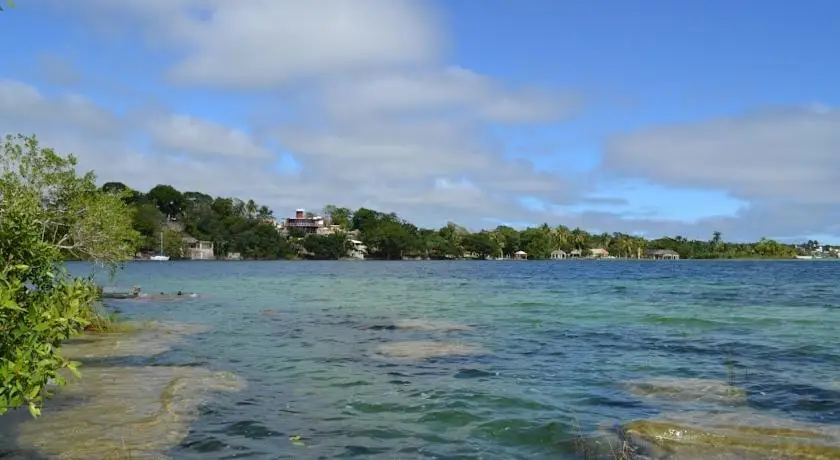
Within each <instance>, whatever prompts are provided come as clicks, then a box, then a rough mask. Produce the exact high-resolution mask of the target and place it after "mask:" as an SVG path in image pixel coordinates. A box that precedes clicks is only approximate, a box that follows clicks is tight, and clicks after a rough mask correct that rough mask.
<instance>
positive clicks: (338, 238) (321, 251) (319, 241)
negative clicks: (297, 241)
mask: <svg viewBox="0 0 840 460" xmlns="http://www.w3.org/2000/svg"><path fill="white" fill-rule="evenodd" d="M303 248H304V249H305V250H306V252H307V253H308V255H309V257H310V258H312V259H316V260H338V259H342V258H344V257H347V252H348V251H349V250H350V242H349V240H348V239H347V235H346V234H345V233H343V232H339V233H333V234H331V235H323V236H319V235H307V236H306V237H305V238H304V239H303Z"/></svg>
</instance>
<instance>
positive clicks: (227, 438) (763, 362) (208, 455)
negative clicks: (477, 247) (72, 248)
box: [0, 261, 840, 459]
mask: <svg viewBox="0 0 840 460" xmlns="http://www.w3.org/2000/svg"><path fill="white" fill-rule="evenodd" d="M73 268H74V270H77V271H84V270H85V267H84V266H81V265H76V266H74V267H73ZM838 279H840V263H836V262H821V261H790V262H749V261H726V262H715V261H679V262H645V261H641V262H625V261H599V262H589V261H568V262H567V261H561V262H526V263H522V262H369V263H367V262H323V263H321V262H228V263H221V262H165V263H151V262H145V263H132V264H129V265H128V266H127V267H126V269H125V270H123V271H122V272H120V273H119V274H118V277H117V279H116V280H115V281H112V282H110V284H112V285H115V286H120V287H124V288H128V287H130V286H131V285H134V284H138V285H141V286H143V288H144V289H145V290H147V291H148V292H153V293H157V292H160V291H165V292H174V291H177V290H179V289H180V290H183V291H185V292H198V293H200V294H201V295H200V297H199V298H197V299H185V300H184V301H178V302H172V301H167V302H156V301H154V300H151V301H149V300H145V301H132V300H117V301H110V302H109V305H110V306H111V307H112V308H116V309H118V310H119V311H120V312H121V314H122V316H123V317H124V318H128V319H133V320H148V319H155V320H160V321H168V322H175V323H181V324H191V325H199V326H206V330H205V331H201V330H199V329H196V330H195V331H194V332H195V333H194V334H192V335H189V336H185V337H183V338H182V340H180V341H178V342H176V343H172V344H171V345H167V346H166V347H164V348H163V349H160V350H157V351H160V353H156V354H152V353H146V355H145V356H142V355H144V353H138V355H141V356H123V357H119V356H117V357H113V356H112V357H109V358H108V359H105V360H99V361H98V362H97V363H95V365H96V366H105V367H107V366H113V367H114V368H120V369H121V372H122V369H124V368H125V367H126V366H137V367H138V369H139V370H138V375H139V374H141V373H142V372H148V369H150V368H149V366H189V367H195V368H202V369H204V368H206V369H208V370H210V371H224V372H232V373H234V374H236V375H237V376H238V377H239V378H240V379H241V380H242V381H243V382H247V385H243V387H244V388H242V389H240V390H239V391H236V392H218V393H213V395H212V397H203V398H202V400H201V401H200V406H199V408H198V413H197V414H196V416H195V417H193V418H194V420H193V419H192V418H191V421H190V423H189V430H188V431H187V430H185V431H184V433H183V435H184V436H179V437H174V436H173V438H177V439H175V440H173V441H172V442H170V443H169V444H170V445H169V446H168V447H167V448H166V449H163V448H162V447H161V450H162V451H161V454H165V455H168V456H169V457H172V458H186V459H189V458H202V459H212V458H219V459H221V458H266V459H269V458H278V457H279V458H285V457H286V456H289V457H294V458H349V457H361V458H383V459H384V458H388V459H391V458H438V459H446V458H482V459H517V458H523V459H524V458H528V459H538V458H577V457H579V456H580V453H579V451H578V449H577V447H576V445H575V444H576V443H575V442H574V439H573V438H574V434H575V433H576V432H577V430H578V428H577V427H578V426H579V429H580V431H581V432H583V433H584V434H587V433H593V432H595V431H596V430H597V429H598V427H599V426H604V425H611V424H613V423H615V422H622V423H623V422H629V421H632V420H639V419H655V418H656V417H657V416H659V415H661V414H668V413H674V412H675V411H676V412H680V411H700V412H702V411H709V410H716V411H721V410H728V409H730V408H731V409H732V410H733V411H742V412H743V411H750V412H749V413H751V414H753V413H759V414H763V415H766V416H767V417H774V419H775V418H779V419H787V420H791V423H810V424H821V425H826V426H833V427H836V426H838V425H840V388H838V386H837V382H838V381H840V340H838V339H837V331H838V330H840V285H839V284H838V282H837V280H838ZM146 348H149V347H146ZM151 348H154V347H151ZM91 365H93V364H91ZM82 370H83V372H84V368H83V369H82ZM91 372H93V371H92V370H91ZM202 372H203V371H202ZM202 375H203V374H202ZM677 379H693V380H686V390H685V391H684V392H679V391H676V392H675V390H673V388H672V387H673V386H674V385H675V383H674V382H678V380H677ZM697 379H702V380H697ZM646 381H652V382H668V384H669V389H668V390H667V392H668V394H667V396H668V397H656V395H655V394H654V395H653V396H652V395H651V393H656V391H647V390H644V389H649V388H651V387H650V385H648V384H644V382H646ZM640 382H642V383H640ZM727 385H730V386H732V387H736V388H737V389H740V390H743V394H742V393H737V397H736V398H735V397H733V398H730V396H731V395H732V394H735V393H731V394H730V393H720V392H721V391H723V390H721V389H725V388H728V387H727ZM640 388H641V389H642V390H640ZM727 391H728V390H727ZM698 392H700V394H699V395H698ZM709 392H711V393H709ZM683 394H684V395H686V396H685V397H683V396H681V395H683ZM710 394H711V397H710V396H709V395H710ZM717 394H723V396H722V397H720V398H716V397H714V396H715V395H717ZM87 403H88V404H97V402H96V399H90V400H87ZM79 404H85V401H82V402H80V403H79ZM102 404H104V403H102ZM710 404H711V405H714V406H715V407H713V408H710ZM730 406H731V407H730ZM80 413H84V412H80ZM48 416H49V414H48V413H46V414H45V416H44V417H45V418H46V417H48ZM9 420H11V419H9ZM24 424H25V422H24ZM4 425H6V426H5V427H3V429H2V431H4V432H5V433H6V436H7V437H6V438H4V437H3V436H2V434H0V439H16V443H17V445H16V446H14V447H8V446H6V445H5V444H6V442H5V441H4V442H3V444H4V445H3V446H0V453H2V452H3V449H4V448H5V449H6V451H7V452H8V451H18V452H24V451H26V452H28V451H30V450H31V449H36V450H37V449H39V447H38V446H42V447H41V448H40V451H41V452H42V453H43V452H44V449H43V446H44V442H39V440H38V435H37V432H35V433H33V431H32V430H28V431H27V429H26V428H25V427H24V428H21V426H22V425H20V424H16V423H10V422H8V421H7V422H6V423H4ZM9 425H11V426H9ZM43 436H47V435H46V434H44V435H43ZM292 436H301V440H300V441H296V442H293V441H291V440H290V439H289V438H290V437H292ZM180 438H183V439H180ZM67 442H68V443H70V442H73V441H72V440H68V441H67ZM54 447H55V446H52V447H51V449H52V450H51V451H50V452H55V449H54ZM158 447H160V446H158ZM69 448H70V446H68V449H69ZM50 452H46V453H50ZM0 457H2V455H0Z"/></svg>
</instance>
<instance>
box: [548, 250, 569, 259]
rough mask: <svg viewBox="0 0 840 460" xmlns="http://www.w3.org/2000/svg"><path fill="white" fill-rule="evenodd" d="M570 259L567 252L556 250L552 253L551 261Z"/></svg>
mask: <svg viewBox="0 0 840 460" xmlns="http://www.w3.org/2000/svg"><path fill="white" fill-rule="evenodd" d="M568 257H569V254H567V253H566V251H564V250H562V249H555V250H553V251H551V259H552V260H560V259H566V258H568Z"/></svg>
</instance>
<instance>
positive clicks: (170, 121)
mask: <svg viewBox="0 0 840 460" xmlns="http://www.w3.org/2000/svg"><path fill="white" fill-rule="evenodd" d="M146 126H147V129H148V132H149V134H150V135H151V137H152V140H153V141H154V142H155V144H156V145H159V146H161V147H162V148H164V149H167V150H172V151H177V152H186V153H190V154H195V155H230V156H234V157H263V158H265V157H268V156H269V152H268V150H266V149H265V148H264V147H261V146H259V145H257V144H256V143H255V142H254V140H253V139H252V138H251V137H250V136H249V135H248V134H246V133H245V132H244V131H242V130H239V129H231V128H228V127H225V126H222V125H220V124H218V123H212V122H209V121H205V120H200V119H198V118H195V117H192V116H190V115H173V114H170V115H165V116H160V117H154V118H152V119H150V120H148V121H147V122H146Z"/></svg>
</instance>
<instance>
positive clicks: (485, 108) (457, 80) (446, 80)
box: [324, 66, 582, 122]
mask: <svg viewBox="0 0 840 460" xmlns="http://www.w3.org/2000/svg"><path fill="white" fill-rule="evenodd" d="M324 100H325V103H326V105H327V109H328V111H329V113H330V114H331V115H333V116H335V117H339V118H342V119H347V118H350V119H355V118H357V117H359V116H360V114H361V115H363V116H367V117H389V116H394V115H397V116H399V115H402V114H404V113H405V112H406V111H410V112H412V114H414V115H427V116H433V117H441V116H442V115H444V116H446V115H448V116H455V117H459V118H463V117H468V118H469V117H476V118H479V119H484V120H488V121H499V122H532V121H550V120H556V119H559V118H562V117H565V116H569V115H571V114H574V113H575V112H577V111H578V110H579V109H580V108H581V104H582V98H581V96H580V95H579V94H575V93H562V92H551V91H547V90H545V89H540V88H516V89H510V88H505V87H503V86H502V85H501V84H499V82H497V81H494V80H493V79H492V78H489V77H487V76H485V75H480V74H477V73H475V72H473V71H471V70H468V69H464V68H461V67H454V66H453V67H447V68H443V69H435V70H427V71H423V72H413V73H405V72H404V73H390V74H379V75H373V76H362V77H357V78H352V79H348V78H342V79H336V80H333V81H331V82H329V84H327V86H326V90H325V95H324Z"/></svg>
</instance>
